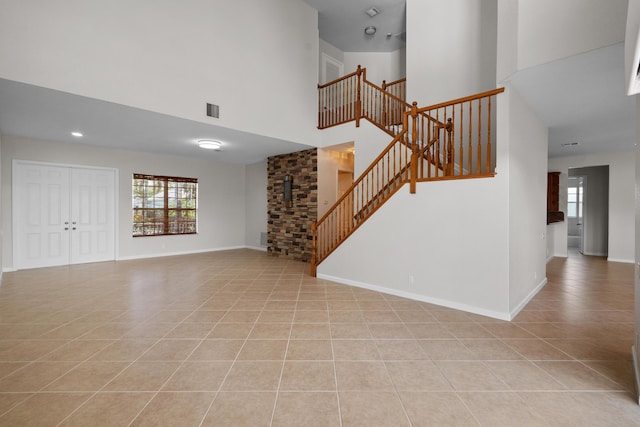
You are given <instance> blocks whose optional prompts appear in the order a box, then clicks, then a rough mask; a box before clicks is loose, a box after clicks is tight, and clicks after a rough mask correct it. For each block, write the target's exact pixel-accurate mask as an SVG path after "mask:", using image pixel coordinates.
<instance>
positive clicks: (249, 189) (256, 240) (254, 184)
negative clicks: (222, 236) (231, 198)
mask: <svg viewBox="0 0 640 427" xmlns="http://www.w3.org/2000/svg"><path fill="white" fill-rule="evenodd" d="M245 168H246V171H245V176H246V178H245V192H244V197H245V206H246V214H245V216H246V223H245V245H246V246H248V247H250V248H258V249H263V250H266V249H267V248H266V246H262V245H261V244H260V234H261V233H266V232H267V219H268V215H267V161H266V160H263V161H261V162H258V163H255V164H252V165H247V166H245Z"/></svg>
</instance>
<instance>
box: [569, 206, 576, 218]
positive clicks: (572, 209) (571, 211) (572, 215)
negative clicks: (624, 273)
mask: <svg viewBox="0 0 640 427" xmlns="http://www.w3.org/2000/svg"><path fill="white" fill-rule="evenodd" d="M567 216H568V217H570V218H575V217H576V204H575V203H567Z"/></svg>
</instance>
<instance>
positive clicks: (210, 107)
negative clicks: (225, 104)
mask: <svg viewBox="0 0 640 427" xmlns="http://www.w3.org/2000/svg"><path fill="white" fill-rule="evenodd" d="M207 116H209V117H215V118H216V119H219V118H220V106H219V105H215V104H207Z"/></svg>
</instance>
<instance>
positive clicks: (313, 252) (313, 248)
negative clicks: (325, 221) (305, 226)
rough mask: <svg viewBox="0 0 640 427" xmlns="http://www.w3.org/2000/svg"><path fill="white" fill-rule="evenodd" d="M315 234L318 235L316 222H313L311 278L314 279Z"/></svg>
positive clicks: (315, 265)
mask: <svg viewBox="0 0 640 427" xmlns="http://www.w3.org/2000/svg"><path fill="white" fill-rule="evenodd" d="M317 234H318V223H317V222H315V221H314V222H313V224H311V272H310V274H311V277H316V273H317V271H316V269H317V268H316V267H317V264H316V259H317V256H318V255H317V249H316V238H317Z"/></svg>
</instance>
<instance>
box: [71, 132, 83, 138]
mask: <svg viewBox="0 0 640 427" xmlns="http://www.w3.org/2000/svg"><path fill="white" fill-rule="evenodd" d="M71 135H73V136H75V137H76V138H82V136H83V135H82V132H78V131H73V132H71Z"/></svg>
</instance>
